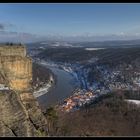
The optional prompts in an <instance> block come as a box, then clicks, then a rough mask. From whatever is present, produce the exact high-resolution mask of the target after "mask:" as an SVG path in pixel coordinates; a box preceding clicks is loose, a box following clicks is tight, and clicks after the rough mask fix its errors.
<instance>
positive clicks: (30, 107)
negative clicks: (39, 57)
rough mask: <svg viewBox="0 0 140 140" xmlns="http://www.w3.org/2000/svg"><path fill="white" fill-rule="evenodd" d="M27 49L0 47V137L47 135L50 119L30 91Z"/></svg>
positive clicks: (30, 72)
mask: <svg viewBox="0 0 140 140" xmlns="http://www.w3.org/2000/svg"><path fill="white" fill-rule="evenodd" d="M31 80H32V60H31V58H30V57H28V56H26V48H25V46H17V45H14V46H0V84H1V85H2V84H3V85H4V86H6V87H8V88H9V90H5V89H3V90H2V89H0V136H47V120H46V118H45V116H44V115H43V114H42V112H41V109H40V108H39V104H38V102H37V100H36V99H35V98H34V96H33V94H32V92H31V84H30V83H31Z"/></svg>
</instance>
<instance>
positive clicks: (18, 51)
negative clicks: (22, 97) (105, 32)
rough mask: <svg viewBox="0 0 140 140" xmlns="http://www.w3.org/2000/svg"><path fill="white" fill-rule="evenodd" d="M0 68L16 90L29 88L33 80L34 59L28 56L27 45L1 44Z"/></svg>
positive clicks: (11, 86) (10, 85)
mask: <svg viewBox="0 0 140 140" xmlns="http://www.w3.org/2000/svg"><path fill="white" fill-rule="evenodd" d="M0 69H1V71H3V73H4V75H5V76H6V79H7V80H8V81H9V82H8V83H9V85H8V86H9V87H10V88H11V89H13V90H16V91H24V90H29V89H30V88H31V85H30V82H31V80H32V60H31V58H30V57H28V56H26V48H25V46H3V47H2V46H1V47H0Z"/></svg>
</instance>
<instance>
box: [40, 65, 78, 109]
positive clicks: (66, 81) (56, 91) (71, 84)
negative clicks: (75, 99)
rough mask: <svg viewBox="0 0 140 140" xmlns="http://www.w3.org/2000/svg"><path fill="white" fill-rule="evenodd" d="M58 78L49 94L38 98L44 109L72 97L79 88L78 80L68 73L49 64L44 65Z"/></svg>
mask: <svg viewBox="0 0 140 140" xmlns="http://www.w3.org/2000/svg"><path fill="white" fill-rule="evenodd" d="M43 65H45V66H46V67H47V68H48V69H50V70H51V71H52V72H53V73H54V75H55V76H56V79H57V80H56V84H55V85H53V87H51V88H50V90H49V92H47V93H46V94H44V95H42V96H39V97H38V98H37V100H38V102H39V104H40V105H41V107H42V108H48V107H50V106H53V105H56V104H58V103H60V102H61V101H63V100H64V99H66V98H67V97H69V96H70V95H72V92H73V90H74V89H75V88H76V87H78V82H77V81H76V79H75V78H74V77H73V76H72V75H71V74H70V73H68V72H66V71H64V70H62V69H60V68H58V67H54V66H52V65H49V64H43Z"/></svg>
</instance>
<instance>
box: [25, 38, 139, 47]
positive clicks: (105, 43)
mask: <svg viewBox="0 0 140 140" xmlns="http://www.w3.org/2000/svg"><path fill="white" fill-rule="evenodd" d="M26 45H27V46H28V47H29V48H32V49H33V48H40V49H45V48H63V47H64V48H69V47H93V48H95V47H99V48H100V47H104V48H110V47H115V48H116V47H133V46H135V47H139V46H140V39H136V40H114V41H96V42H88V41H83V42H67V41H49V40H47V41H40V42H34V43H27V44H26Z"/></svg>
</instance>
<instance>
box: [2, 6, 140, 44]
mask: <svg viewBox="0 0 140 140" xmlns="http://www.w3.org/2000/svg"><path fill="white" fill-rule="evenodd" d="M46 38H51V39H53V38H56V39H62V38H63V39H69V40H76V39H77V40H79V39H81V38H82V40H83V41H84V40H90V41H92V40H93V41H102V40H113V39H114V40H117V39H119V40H120V39H139V38H140V4H85V3H83V4H2V3H1V4H0V41H12V40H13V41H22V42H29V41H38V40H44V39H46Z"/></svg>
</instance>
